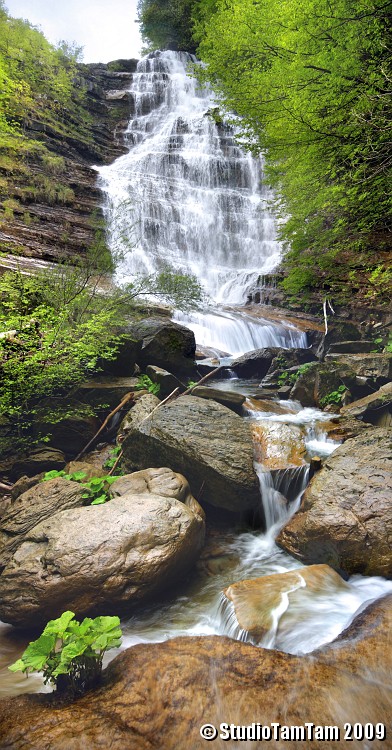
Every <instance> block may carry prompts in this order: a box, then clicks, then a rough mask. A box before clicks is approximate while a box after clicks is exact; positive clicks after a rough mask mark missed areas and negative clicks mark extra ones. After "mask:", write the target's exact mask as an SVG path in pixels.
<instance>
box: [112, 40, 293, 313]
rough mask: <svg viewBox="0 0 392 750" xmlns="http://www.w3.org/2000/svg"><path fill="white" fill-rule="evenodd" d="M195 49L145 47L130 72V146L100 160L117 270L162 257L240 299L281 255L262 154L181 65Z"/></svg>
mask: <svg viewBox="0 0 392 750" xmlns="http://www.w3.org/2000/svg"><path fill="white" fill-rule="evenodd" d="M190 63H196V58H195V57H194V56H193V55H190V54H188V53H185V52H172V51H170V50H166V51H164V52H152V53H151V54H149V55H147V57H145V58H143V59H142V60H141V61H140V62H139V64H138V66H137V71H136V73H135V74H134V75H133V81H132V84H131V90H130V93H131V94H132V98H133V110H134V114H133V116H132V119H131V121H130V123H129V126H128V130H127V134H126V137H127V140H128V144H129V147H130V150H129V153H128V154H126V155H125V156H122V157H120V158H119V159H117V160H116V161H115V162H114V163H113V164H111V165H109V166H105V167H101V168H100V169H99V173H100V187H101V188H102V189H103V191H104V192H105V193H106V195H107V198H108V201H107V207H106V211H107V219H108V224H109V227H110V237H109V240H110V245H111V247H112V248H117V249H120V250H122V251H123V252H124V253H125V258H124V261H123V263H122V264H121V266H120V270H119V275H120V277H121V278H123V279H132V277H133V276H134V275H135V274H137V273H147V274H148V273H152V272H154V271H159V270H160V269H161V268H162V267H169V268H171V269H173V270H176V271H179V270H181V271H182V272H186V273H192V274H193V275H195V276H197V278H198V279H199V281H200V282H201V283H202V285H203V287H204V289H205V291H206V293H207V294H208V295H209V296H210V297H211V298H212V299H213V300H215V301H217V302H225V303H226V302H231V303H241V302H243V301H244V300H245V299H246V290H247V288H248V287H249V286H250V285H251V284H252V283H254V282H255V281H257V278H258V276H259V275H260V273H265V272H267V271H269V270H271V269H272V268H273V267H274V266H276V264H277V263H278V261H279V259H280V254H281V249H280V246H279V243H278V242H277V240H276V228H275V222H274V219H273V217H272V215H271V213H270V212H269V211H268V209H267V204H268V201H269V200H270V199H271V194H270V191H269V190H268V189H267V188H265V187H262V186H261V177H262V161H261V159H255V158H253V157H252V156H251V155H250V154H249V153H246V152H245V151H244V150H243V149H242V148H240V146H239V145H238V143H237V142H236V140H235V138H234V136H235V132H234V129H233V127H232V126H228V125H225V124H223V123H221V121H220V120H219V118H218V117H216V116H215V118H214V110H215V111H216V103H215V102H214V100H213V97H212V93H211V91H210V90H208V89H207V88H203V89H201V88H200V86H199V84H198V82H197V81H196V79H195V78H193V77H190V76H189V75H188V74H187V66H189V64H190Z"/></svg>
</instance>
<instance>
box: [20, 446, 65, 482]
mask: <svg viewBox="0 0 392 750" xmlns="http://www.w3.org/2000/svg"><path fill="white" fill-rule="evenodd" d="M64 466H65V456H64V453H63V452H62V451H61V450H56V448H48V447H45V448H42V447H41V448H38V447H37V448H34V450H32V451H30V452H29V453H27V454H26V455H25V456H19V457H18V458H17V459H16V461H14V462H13V464H12V470H11V476H12V477H18V478H19V477H21V476H24V475H26V476H28V477H34V476H36V475H37V474H40V473H41V472H42V471H52V470H53V469H56V470H59V469H63V468H64Z"/></svg>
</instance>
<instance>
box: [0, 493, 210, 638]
mask: <svg viewBox="0 0 392 750" xmlns="http://www.w3.org/2000/svg"><path fill="white" fill-rule="evenodd" d="M70 484H71V483H70ZM203 540H204V522H203V520H202V518H201V517H200V515H196V514H195V513H193V511H192V510H191V509H190V508H189V507H187V506H186V505H184V504H183V503H181V502H179V501H178V500H175V499H172V498H170V497H160V496H158V495H153V494H131V493H127V494H125V495H123V496H121V497H117V498H114V499H113V500H111V501H110V502H108V503H106V504H104V505H99V506H89V507H84V508H74V509H72V510H65V511H61V512H60V513H56V514H55V515H54V516H52V518H49V519H47V520H45V521H43V522H41V523H39V524H38V525H36V526H35V527H34V528H33V529H31V530H30V531H29V532H28V533H27V534H26V535H25V537H24V539H23V542H22V544H21V545H20V546H19V547H18V549H17V551H16V552H15V553H14V555H13V557H12V558H11V559H10V560H9V562H8V564H7V565H6V567H5V569H4V570H3V573H2V575H1V576H0V601H1V604H0V619H2V620H4V621H5V622H10V623H11V624H13V625H19V626H30V627H39V626H40V625H42V624H44V623H46V622H47V620H50V619H52V618H54V617H58V616H59V615H60V614H61V613H62V612H63V611H65V610H67V609H70V610H72V611H73V612H75V613H76V615H77V617H82V616H84V615H92V616H94V615H95V614H102V613H105V614H121V613H123V612H126V611H128V610H129V609H130V607H131V606H132V605H134V604H135V603H136V602H139V601H141V600H145V599H148V598H150V597H151V596H152V595H153V594H154V593H157V592H159V593H160V592H161V591H163V590H164V589H165V588H167V587H168V586H170V585H172V584H173V583H175V582H176V581H177V580H178V579H179V578H181V577H182V576H184V575H185V574H186V572H187V571H188V570H189V568H190V567H191V565H192V564H193V563H194V561H195V560H196V558H197V556H198V554H199V552H200V550H201V547H202V544H203Z"/></svg>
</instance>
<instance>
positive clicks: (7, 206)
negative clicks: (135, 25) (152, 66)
mask: <svg viewBox="0 0 392 750" xmlns="http://www.w3.org/2000/svg"><path fill="white" fill-rule="evenodd" d="M136 64H137V61H136V60H117V61H115V62H112V63H108V64H106V65H103V64H98V65H94V64H90V65H80V66H79V76H78V77H77V78H76V79H75V86H76V87H78V88H79V89H82V90H83V91H84V92H85V95H84V98H83V103H82V105H81V106H78V107H75V110H73V111H72V112H71V111H70V110H65V109H64V110H61V109H60V108H58V111H57V113H56V118H55V119H54V120H53V121H52V122H51V124H49V123H48V122H47V121H44V119H43V120H42V121H39V120H30V121H29V122H28V124H27V127H26V130H25V133H24V136H25V137H27V138H28V139H32V140H31V144H32V147H31V149H29V150H28V152H27V153H26V155H25V157H24V158H22V159H21V158H15V159H13V158H12V154H11V155H10V154H8V153H7V152H6V151H4V152H3V153H4V155H3V159H0V188H1V196H0V197H1V199H2V207H3V210H2V212H0V213H1V215H0V244H1V247H2V250H3V251H5V252H7V253H9V257H8V258H3V259H2V262H1V266H2V267H13V266H14V264H15V260H14V257H13V256H23V258H33V259H40V260H47V261H56V260H58V259H59V258H72V257H74V256H78V255H83V254H84V253H85V252H86V250H87V248H89V247H91V246H92V245H93V244H94V243H95V242H97V241H98V237H99V235H102V231H100V230H101V221H100V219H101V208H100V206H101V193H100V191H99V188H98V187H97V174H96V170H95V169H94V168H93V166H94V165H100V164H105V163H109V162H111V161H113V159H115V158H116V157H117V156H119V155H121V154H122V153H124V152H125V151H126V146H125V143H124V138H123V135H124V131H125V129H126V126H127V124H128V121H129V117H130V114H131V111H132V101H133V100H132V96H131V95H130V94H129V91H128V90H129V87H130V83H131V80H132V73H133V71H134V70H135V68H136ZM34 142H35V143H36V144H37V146H36V147H34ZM40 144H44V146H45V147H46V151H45V154H44V155H43V154H42V152H41V151H40V148H39V146H40ZM101 243H102V239H101ZM103 246H104V245H103Z"/></svg>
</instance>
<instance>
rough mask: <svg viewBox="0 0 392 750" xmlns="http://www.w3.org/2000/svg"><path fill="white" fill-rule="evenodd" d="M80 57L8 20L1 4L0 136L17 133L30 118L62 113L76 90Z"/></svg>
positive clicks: (28, 25) (24, 23)
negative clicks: (75, 83)
mask: <svg viewBox="0 0 392 750" xmlns="http://www.w3.org/2000/svg"><path fill="white" fill-rule="evenodd" d="M78 57H79V54H78V52H77V51H76V50H75V48H72V47H68V48H67V47H66V46H65V45H64V44H60V46H59V47H58V48H55V47H53V45H51V44H50V43H49V42H48V41H47V40H46V39H45V37H44V35H43V34H42V32H41V31H39V30H38V29H37V28H35V27H34V26H33V25H32V24H31V23H29V22H28V21H25V20H22V19H20V18H19V19H17V18H11V17H10V16H9V15H8V13H7V11H6V9H5V6H4V3H3V2H1V3H0V83H1V85H0V90H1V93H0V133H1V132H2V131H3V132H5V133H11V132H17V131H18V130H21V128H22V127H23V126H25V125H26V124H28V122H29V120H30V119H31V118H36V119H41V118H42V116H44V118H45V119H47V117H48V114H50V111H52V113H53V114H56V113H59V112H60V113H62V112H63V113H65V111H66V108H67V107H69V105H70V103H71V102H73V101H75V98H76V99H77V98H78V97H80V93H79V92H78V91H77V90H76V89H75V85H74V79H75V75H76V73H77V67H76V64H77V61H78Z"/></svg>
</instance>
